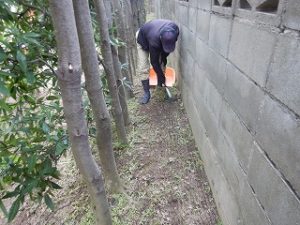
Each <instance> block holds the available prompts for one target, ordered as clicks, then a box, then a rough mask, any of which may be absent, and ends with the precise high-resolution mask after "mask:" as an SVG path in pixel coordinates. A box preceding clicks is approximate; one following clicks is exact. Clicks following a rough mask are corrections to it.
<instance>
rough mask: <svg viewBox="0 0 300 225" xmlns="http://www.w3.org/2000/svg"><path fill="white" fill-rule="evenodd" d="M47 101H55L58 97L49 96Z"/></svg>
mask: <svg viewBox="0 0 300 225" xmlns="http://www.w3.org/2000/svg"><path fill="white" fill-rule="evenodd" d="M46 99H47V100H55V99H58V96H54V95H49V96H47V98H46Z"/></svg>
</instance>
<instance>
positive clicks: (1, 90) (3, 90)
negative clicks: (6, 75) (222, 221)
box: [0, 82, 10, 96]
mask: <svg viewBox="0 0 300 225" xmlns="http://www.w3.org/2000/svg"><path fill="white" fill-rule="evenodd" d="M0 93H2V94H3V95H5V96H10V91H9V90H8V88H7V87H5V86H4V84H3V83H2V82H0Z"/></svg>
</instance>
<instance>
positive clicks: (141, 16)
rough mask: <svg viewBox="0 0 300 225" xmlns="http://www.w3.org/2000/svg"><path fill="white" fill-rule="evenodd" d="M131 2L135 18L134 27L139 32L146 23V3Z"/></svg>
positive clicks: (132, 0)
mask: <svg viewBox="0 0 300 225" xmlns="http://www.w3.org/2000/svg"><path fill="white" fill-rule="evenodd" d="M130 2H131V9H132V16H133V26H134V28H135V29H136V30H137V29H138V28H139V27H141V26H142V25H143V24H144V23H145V22H146V12H145V1H144V0H138V1H136V0H130Z"/></svg>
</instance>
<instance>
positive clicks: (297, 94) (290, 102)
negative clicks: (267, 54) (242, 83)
mask: <svg viewBox="0 0 300 225" xmlns="http://www.w3.org/2000/svg"><path fill="white" fill-rule="evenodd" d="M297 36H298V34H297V33H296V32H290V33H288V34H282V35H280V36H279V41H278V43H277V46H276V49H275V54H274V59H273V60H272V64H271V68H270V74H269V79H268V81H267V89H268V90H269V91H270V92H271V93H272V94H273V95H274V96H276V97H277V98H279V99H280V100H281V101H282V102H283V103H284V104H286V105H287V106H288V107H289V108H291V109H292V110H293V111H295V112H296V113H297V114H298V115H300V38H299V37H297Z"/></svg>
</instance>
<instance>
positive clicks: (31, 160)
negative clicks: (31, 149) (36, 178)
mask: <svg viewBox="0 0 300 225" xmlns="http://www.w3.org/2000/svg"><path fill="white" fill-rule="evenodd" d="M36 161H37V157H36V155H31V157H30V158H29V160H28V170H29V172H31V171H32V170H33V168H34V167H35V165H36Z"/></svg>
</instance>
